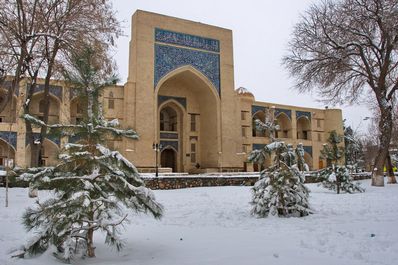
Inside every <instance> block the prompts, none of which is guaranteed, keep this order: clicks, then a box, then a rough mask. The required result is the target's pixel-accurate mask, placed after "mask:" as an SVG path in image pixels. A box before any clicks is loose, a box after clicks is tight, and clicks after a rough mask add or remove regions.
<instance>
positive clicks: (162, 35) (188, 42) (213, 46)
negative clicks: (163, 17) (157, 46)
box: [155, 28, 220, 52]
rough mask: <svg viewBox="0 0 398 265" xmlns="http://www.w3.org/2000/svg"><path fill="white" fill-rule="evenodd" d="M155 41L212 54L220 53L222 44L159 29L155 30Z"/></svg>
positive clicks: (213, 40)
mask: <svg viewBox="0 0 398 265" xmlns="http://www.w3.org/2000/svg"><path fill="white" fill-rule="evenodd" d="M155 41H158V42H163V43H168V44H175V45H181V46H185V47H190V48H196V49H201V50H206V51H211V52H219V51H220V42H219V41H218V40H215V39H210V38H204V37H199V36H194V35H190V34H185V33H179V32H173V31H169V30H164V29H158V28H156V29H155Z"/></svg>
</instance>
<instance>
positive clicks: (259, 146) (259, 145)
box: [253, 144, 265, 150]
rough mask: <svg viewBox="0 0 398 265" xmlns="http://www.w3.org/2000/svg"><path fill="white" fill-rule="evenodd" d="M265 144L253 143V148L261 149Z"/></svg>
mask: <svg viewBox="0 0 398 265" xmlns="http://www.w3.org/2000/svg"><path fill="white" fill-rule="evenodd" d="M264 147H265V144H253V150H262V149H263V148H264Z"/></svg>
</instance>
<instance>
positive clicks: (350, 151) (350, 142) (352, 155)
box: [344, 126, 364, 172]
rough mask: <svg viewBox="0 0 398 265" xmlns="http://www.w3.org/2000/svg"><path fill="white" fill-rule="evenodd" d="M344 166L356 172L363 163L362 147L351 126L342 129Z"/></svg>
mask: <svg viewBox="0 0 398 265" xmlns="http://www.w3.org/2000/svg"><path fill="white" fill-rule="evenodd" d="M344 146H345V150H344V151H345V152H344V156H345V164H346V165H350V166H352V167H353V168H354V169H355V172H358V168H359V167H360V164H361V163H363V161H364V160H363V157H364V154H363V145H362V143H361V141H360V140H359V139H358V137H357V135H356V134H355V132H354V130H353V129H352V128H351V126H348V127H345V128H344Z"/></svg>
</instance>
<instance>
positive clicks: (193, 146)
mask: <svg viewBox="0 0 398 265" xmlns="http://www.w3.org/2000/svg"><path fill="white" fill-rule="evenodd" d="M191 163H196V143H191Z"/></svg>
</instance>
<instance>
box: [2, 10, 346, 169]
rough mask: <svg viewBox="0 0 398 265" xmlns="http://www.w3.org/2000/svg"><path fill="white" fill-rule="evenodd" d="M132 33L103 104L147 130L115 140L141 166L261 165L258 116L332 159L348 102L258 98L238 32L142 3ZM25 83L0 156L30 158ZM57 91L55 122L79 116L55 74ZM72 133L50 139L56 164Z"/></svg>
mask: <svg viewBox="0 0 398 265" xmlns="http://www.w3.org/2000/svg"><path fill="white" fill-rule="evenodd" d="M131 36H132V38H131V41H130V51H129V55H130V57H129V72H128V73H129V74H128V80H127V82H126V84H125V85H124V86H113V87H109V88H107V89H106V90H105V91H104V93H103V95H102V102H103V106H104V110H105V115H106V118H108V119H113V118H117V119H119V121H120V122H121V124H122V126H123V127H125V128H133V129H135V130H136V131H137V133H138V134H139V135H140V139H139V140H138V141H134V140H126V139H123V140H121V141H112V142H109V143H108V145H110V147H111V148H115V149H117V150H119V151H120V152H121V153H123V154H124V155H125V156H126V157H127V158H128V159H129V160H130V161H132V162H133V163H134V164H135V165H136V166H137V167H138V168H139V169H140V170H141V171H144V172H145V171H153V169H154V167H155V164H156V161H159V162H158V164H160V166H161V167H162V168H164V169H165V170H168V171H173V172H211V171H253V170H259V169H260V166H259V165H253V164H251V163H248V162H247V155H248V153H249V152H250V151H251V150H253V149H258V148H261V147H262V146H264V145H265V144H266V143H268V142H269V137H267V135H265V134H263V133H262V132H260V131H258V130H256V128H255V126H254V120H256V119H259V120H263V121H264V120H265V119H266V117H268V118H272V119H275V120H276V122H277V123H278V124H279V126H280V130H279V131H278V132H277V135H276V137H277V138H278V139H280V140H283V141H285V142H286V143H291V144H293V145H297V144H298V143H302V144H303V145H304V149H305V151H306V154H305V159H306V161H307V163H308V165H309V166H310V168H311V169H318V168H322V167H324V166H325V162H324V161H323V160H322V159H320V149H321V148H322V145H323V143H324V142H325V141H326V139H327V137H328V133H329V132H330V131H331V130H336V131H337V132H338V133H339V134H342V133H343V125H342V113H341V110H338V109H313V108H304V107H294V106H285V105H280V104H274V103H266V102H258V101H256V100H255V98H254V96H253V94H251V93H250V92H249V91H247V90H246V89H244V88H239V89H235V87H234V62H233V43H232V31H231V30H228V29H224V28H219V27H215V26H210V25H206V24H202V23H198V22H192V21H188V20H184V19H179V18H174V17H168V16H164V15H159V14H154V13H150V12H146V11H140V10H138V11H137V12H136V13H135V14H134V15H133V17H132V29H131ZM6 86H7V83H6V85H5V87H4V88H3V89H6ZM25 90H26V84H24V83H23V82H21V84H20V87H19V90H18V91H17V92H16V95H15V97H14V100H13V102H12V103H10V104H9V105H8V106H7V108H6V109H5V110H4V111H3V112H1V113H0V163H3V161H4V160H5V158H8V157H11V158H12V159H14V160H15V163H16V164H18V165H20V166H28V165H29V155H30V152H29V146H28V145H27V143H26V135H25V124H24V121H23V120H22V119H20V118H17V117H19V116H20V114H22V113H20V112H21V110H22V108H21V106H22V103H23V102H24V100H25V99H24V91H25ZM42 90H43V89H42V86H39V87H38V89H37V91H36V92H35V95H34V97H33V99H32V102H31V112H32V114H33V115H36V116H38V117H40V115H42V110H41V106H42V104H41V102H42V94H43V92H42ZM50 92H51V105H50V122H52V123H56V122H63V123H76V122H79V116H80V115H81V113H82V112H81V106H80V105H79V99H78V97H74V96H73V95H74V93H73V90H72V89H70V88H68V86H67V85H65V84H63V83H62V82H60V81H53V83H52V84H51V89H50ZM2 93H3V94H4V90H3V92H2ZM66 141H68V139H46V141H45V143H44V148H43V150H42V159H43V163H45V164H52V163H55V162H56V161H55V154H56V153H57V151H58V149H59V148H60V147H62V145H63V144H64V143H65V142H66ZM69 141H70V139H69ZM156 144H158V145H159V147H160V148H159V152H156V151H155V150H154V148H153V147H154V145H156Z"/></svg>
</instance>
